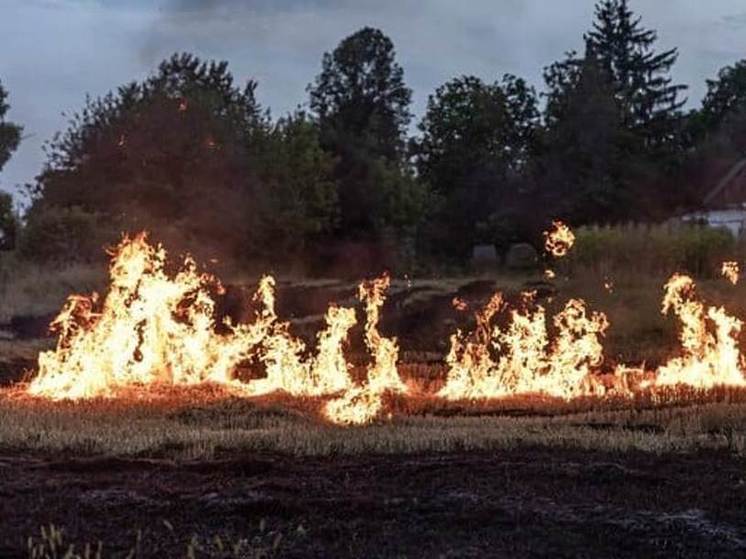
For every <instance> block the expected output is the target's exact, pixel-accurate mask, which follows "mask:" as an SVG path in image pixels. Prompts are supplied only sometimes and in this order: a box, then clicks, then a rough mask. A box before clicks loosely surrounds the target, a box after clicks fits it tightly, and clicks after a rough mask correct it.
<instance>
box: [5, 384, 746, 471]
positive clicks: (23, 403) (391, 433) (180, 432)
mask: <svg viewBox="0 0 746 559" xmlns="http://www.w3.org/2000/svg"><path fill="white" fill-rule="evenodd" d="M679 397H680V396H679ZM716 397H717V398H718V399H720V398H723V397H725V398H730V399H731V400H737V402H735V403H726V402H722V401H721V402H712V401H711V402H709V403H708V402H707V400H708V399H710V400H712V399H714V398H716ZM698 402H699V403H698ZM745 402H746V394H745V393H741V392H729V393H720V394H717V395H716V396H715V395H710V396H708V397H703V396H702V395H699V396H697V397H696V398H691V399H690V401H689V405H688V406H686V407H682V406H681V405H676V406H671V405H668V406H666V405H661V406H659V407H655V406H653V405H652V403H651V401H648V402H647V404H645V405H647V406H650V407H648V408H647V409H645V408H644V405H643V406H641V405H640V404H639V403H634V404H633V405H634V407H632V408H630V407H628V408H626V409H612V407H610V406H606V405H601V404H599V402H598V401H596V402H595V404H593V403H590V402H587V403H586V409H585V411H572V410H573V409H575V410H581V409H582V406H580V405H577V404H575V405H574V407H565V408H562V407H561V406H560V407H557V406H555V407H552V406H551V405H550V406H546V407H544V408H543V410H542V408H541V407H540V406H539V407H535V408H534V409H530V408H526V407H524V408H523V411H521V410H520V409H519V408H515V407H514V408H512V409H508V408H507V407H506V405H505V404H504V403H502V404H501V403H495V404H494V405H495V407H494V408H493V409H489V408H488V407H487V406H486V405H485V406H483V407H482V409H481V410H478V409H474V410H472V412H471V413H476V412H480V413H484V414H498V415H478V416H464V415H457V414H458V413H460V411H463V410H462V409H461V408H459V404H450V405H448V404H444V403H441V409H440V410H439V413H441V414H444V415H446V416H443V415H441V416H436V415H434V414H433V413H432V412H433V411H438V410H433V409H430V414H429V415H419V416H417V415H415V416H412V415H404V414H403V413H401V412H400V411H397V410H396V404H395V403H394V414H393V417H391V418H389V419H385V420H382V421H380V422H378V423H375V424H372V425H368V426H365V427H355V428H345V427H337V426H333V425H329V424H328V423H326V422H324V421H323V420H322V419H320V418H319V416H318V413H317V410H318V409H319V406H320V403H321V402H320V401H318V400H310V399H309V400H304V401H297V400H291V399H288V398H283V397H275V398H263V399H252V400H247V399H242V398H237V397H232V396H230V395H228V394H225V393H224V392H222V391H220V390H217V389H215V390H212V391H208V390H206V389H195V390H181V391H171V392H167V393H162V394H161V395H160V396H156V397H155V398H153V397H151V398H150V399H148V400H145V399H136V398H135V396H134V395H130V397H129V398H126V399H115V400H103V399H99V400H93V401H88V402H83V403H71V402H58V403H53V402H48V401H43V400H34V399H29V398H26V397H22V396H18V395H17V394H13V392H9V391H6V392H3V393H0V449H3V450H4V451H6V452H7V451H13V452H18V451H23V452H32V453H36V452H39V453H55V454H62V455H65V454H74V455H114V456H148V457H168V458H175V459H183V460H197V459H208V458H212V457H215V456H218V455H222V454H226V453H235V452H239V453H241V452H278V453H284V454H291V455H298V456H328V455H339V454H342V455H358V454H410V453H420V452H452V451H474V450H490V449H511V448H516V447H522V446H542V447H550V448H579V449H593V450H603V451H615V452H626V451H643V452H653V453H671V452H685V451H695V450H698V449H702V448H707V449H723V448H727V449H730V450H732V451H734V452H737V453H739V454H742V455H743V454H746V403H745ZM428 405H429V406H431V407H432V402H429V404H428ZM627 405H628V406H629V405H630V403H629V402H628V403H627ZM424 407H425V406H424V405H423V406H422V408H423V409H424ZM594 408H595V409H594ZM420 411H422V410H420ZM519 412H520V413H533V414H537V413H544V414H548V413H549V414H552V415H528V416H522V417H521V416H516V413H519Z"/></svg>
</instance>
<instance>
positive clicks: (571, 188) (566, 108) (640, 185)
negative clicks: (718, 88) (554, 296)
mask: <svg viewBox="0 0 746 559" xmlns="http://www.w3.org/2000/svg"><path fill="white" fill-rule="evenodd" d="M656 37H657V36H656V32H655V31H653V30H649V29H645V28H643V27H642V25H641V19H640V18H639V17H636V16H635V15H634V14H633V12H632V11H631V10H630V9H629V6H628V3H627V1H626V0H603V1H601V2H599V3H598V4H597V5H596V14H595V21H594V23H593V28H592V30H591V31H590V32H589V33H588V34H587V35H586V36H585V40H586V52H585V55H584V57H582V58H579V57H578V56H577V54H576V53H574V52H571V53H568V55H567V57H566V58H565V60H563V61H560V62H557V63H555V64H552V65H551V66H549V67H548V68H546V69H545V72H544V78H545V81H546V84H547V94H546V95H547V106H546V112H545V121H546V129H545V133H544V136H543V142H542V150H541V157H540V158H539V160H538V165H537V170H538V173H537V176H538V180H539V182H540V183H541V184H542V187H543V188H542V189H543V192H544V193H545V194H546V195H547V196H548V202H547V204H548V205H549V206H551V207H553V208H557V212H558V215H563V216H566V217H568V218H569V219H571V220H572V221H574V222H575V223H599V222H600V223H603V222H607V223H608V222H615V221H621V220H626V219H633V218H634V219H640V218H642V219H646V218H647V219H655V218H658V217H661V216H664V215H667V214H668V213H669V212H670V210H671V208H672V207H675V206H677V205H681V203H682V202H683V200H684V198H685V196H684V190H685V189H682V188H680V187H679V185H678V184H676V183H677V182H678V181H675V180H673V177H674V176H675V174H676V172H677V171H678V169H679V165H680V162H681V160H682V158H683V144H684V135H683V125H682V122H683V117H682V115H681V113H680V108H681V106H682V105H683V102H684V101H681V100H679V94H680V93H681V91H682V90H684V89H685V87H684V86H681V85H674V84H672V79H671V78H670V76H669V72H670V70H671V67H672V66H673V64H674V63H675V61H676V58H677V52H676V49H671V50H667V51H664V52H661V53H657V52H655V50H654V45H655V42H656ZM653 189H655V190H653Z"/></svg>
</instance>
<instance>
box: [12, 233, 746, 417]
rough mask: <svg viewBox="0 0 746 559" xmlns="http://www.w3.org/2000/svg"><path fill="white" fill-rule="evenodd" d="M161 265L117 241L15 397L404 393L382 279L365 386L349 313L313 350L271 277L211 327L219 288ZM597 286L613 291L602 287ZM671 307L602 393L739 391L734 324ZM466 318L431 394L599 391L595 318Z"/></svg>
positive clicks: (349, 407) (334, 401) (356, 405)
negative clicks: (654, 346) (657, 354)
mask: <svg viewBox="0 0 746 559" xmlns="http://www.w3.org/2000/svg"><path fill="white" fill-rule="evenodd" d="M557 223H558V222H557ZM557 223H556V224H557ZM556 224H555V225H556ZM556 229H557V230H558V231H559V230H563V229H562V228H561V227H557V228H556ZM566 233H569V237H568V236H567V235H566ZM566 233H562V234H560V236H559V237H556V236H553V235H548V237H547V240H548V247H549V246H551V247H553V248H552V252H553V254H558V252H557V250H558V247H559V246H560V244H557V243H559V241H557V239H564V241H563V242H564V243H565V244H564V245H562V246H565V247H566V248H565V250H566V249H567V248H569V246H571V244H572V241H571V240H570V241H568V240H567V239H568V238H569V239H572V233H571V232H570V231H569V229H567V230H566ZM550 237H551V238H552V239H554V240H553V241H552V244H551V245H550V244H549V239H550ZM548 250H549V248H548ZM725 264H728V263H725ZM725 264H724V265H723V270H724V271H725V270H726V266H725ZM731 264H735V263H731ZM727 269H728V270H729V271H732V269H733V268H732V267H731V266H728V267H727ZM171 270H173V267H172V266H171V265H169V264H168V262H167V256H166V252H165V250H164V249H163V247H161V246H160V245H153V244H151V243H149V242H148V240H147V237H146V235H145V234H140V235H137V236H135V237H133V238H127V237H125V238H124V239H123V240H122V241H121V243H120V244H119V245H118V246H117V247H116V248H115V249H114V251H113V252H112V260H111V264H110V267H109V276H110V289H109V292H108V293H107V294H106V296H105V297H103V298H101V297H99V295H97V294H96V293H93V294H92V295H88V296H86V295H72V296H70V297H69V298H68V300H67V302H66V303H65V305H64V306H63V308H62V310H61V311H60V313H59V315H58V316H57V317H56V318H55V320H54V321H53V322H52V324H51V328H52V330H54V331H55V332H56V333H57V335H58V339H57V345H56V347H55V348H54V349H53V350H50V351H45V352H42V353H41V354H40V355H39V358H38V372H37V374H36V376H35V378H33V379H32V381H31V382H30V384H29V385H28V386H27V388H26V391H27V393H28V394H30V395H33V396H39V397H44V398H49V399H53V400H62V399H70V400H77V399H84V398H94V397H115V396H117V395H120V394H123V391H124V390H125V389H142V390H150V389H154V388H156V387H159V386H187V385H198V384H206V383H212V384H218V385H221V386H224V387H227V388H229V389H230V390H231V391H232V392H233V393H235V394H237V395H239V396H243V397H256V396H261V395H265V394H269V393H274V392H284V393H286V394H289V395H291V396H294V397H299V398H306V397H314V398H324V399H325V401H324V402H323V403H322V407H321V413H322V414H323V415H324V416H325V417H326V418H327V419H328V420H329V421H332V422H334V423H338V424H344V425H349V424H363V423H368V422H370V421H371V420H373V419H374V418H376V417H380V416H381V415H382V414H383V413H384V411H385V408H386V401H387V400H386V398H387V395H389V394H394V395H395V394H399V395H401V396H406V397H408V396H411V395H412V389H410V387H409V386H408V385H407V384H405V382H404V381H403V380H402V378H401V376H400V375H399V371H398V369H397V364H398V360H399V344H398V341H397V339H396V338H394V337H387V336H384V335H383V334H382V333H381V330H380V323H381V311H382V309H383V306H384V303H385V301H386V294H387V291H388V289H389V288H390V284H391V279H390V277H389V276H388V275H383V276H381V277H379V278H376V279H373V280H369V281H365V282H363V283H362V284H360V286H359V289H358V299H359V300H360V302H361V303H362V305H363V308H364V312H365V321H364V324H363V325H362V331H363V335H364V341H365V347H366V349H367V352H368V354H369V363H368V364H367V366H366V372H365V378H364V379H363V380H362V381H356V380H355V379H354V378H353V375H352V374H351V369H352V365H351V363H350V362H349V361H348V359H347V357H346V356H345V347H346V344H347V341H348V338H349V336H350V332H351V330H352V328H353V327H354V326H355V325H356V324H357V318H356V314H355V309H353V308H345V307H340V306H337V305H335V304H331V305H330V306H329V307H328V310H327V312H326V314H325V317H324V322H325V325H324V327H323V328H322V329H321V331H320V332H319V333H318V334H317V336H316V343H315V347H313V348H309V347H307V345H306V343H305V342H304V341H303V340H301V339H300V338H298V337H296V336H294V335H293V334H292V332H291V325H290V323H289V322H286V321H283V320H281V319H280V317H279V316H278V314H277V311H276V296H275V288H276V284H275V280H274V278H272V277H271V276H265V277H263V278H262V279H261V280H260V281H259V284H258V288H257V291H256V294H255V296H254V299H255V302H256V303H257V307H258V310H257V311H255V314H254V316H253V319H252V320H250V321H249V322H248V323H241V324H233V323H231V322H230V321H229V320H226V321H225V323H224V324H222V325H220V326H222V328H217V326H219V325H217V324H216V319H215V315H216V299H215V295H216V294H221V293H224V288H223V286H222V285H221V284H220V282H219V281H218V280H217V279H216V278H215V277H213V276H211V275H209V274H206V273H201V272H199V271H198V269H197V265H196V263H195V262H194V260H193V259H192V258H191V257H188V256H187V257H185V258H184V259H183V261H182V262H181V265H180V266H179V267H178V268H177V269H175V270H174V271H171ZM724 273H725V272H724ZM736 279H737V267H736ZM605 287H606V288H607V289H609V290H611V289H612V285H611V282H610V281H609V280H608V279H607V280H606V285H605ZM452 304H453V306H454V307H455V308H457V309H458V310H465V309H466V308H467V303H466V302H465V301H463V300H462V299H459V298H455V299H453V300H452ZM670 312H672V313H673V314H674V315H676V317H677V318H678V319H679V321H680V322H681V330H680V334H679V340H680V343H681V350H680V354H679V355H677V356H675V357H672V358H671V359H670V360H669V361H668V362H667V363H665V364H664V365H662V366H660V367H659V368H658V369H657V371H655V376H654V379H652V380H647V381H643V382H640V379H641V378H642V377H644V376H645V375H646V374H648V373H645V371H643V370H642V369H641V368H635V367H628V366H626V365H624V364H621V365H618V366H617V367H616V369H615V370H614V375H612V376H613V381H612V382H613V383H614V393H616V394H622V395H628V396H629V395H632V394H634V392H635V391H638V390H641V389H651V390H655V389H656V388H657V387H665V386H672V385H679V384H684V385H689V386H692V387H695V388H700V389H708V388H711V387H714V386H718V385H727V386H746V377H744V370H745V365H746V364H745V363H744V358H743V356H742V355H741V353H740V351H739V348H738V337H739V334H740V331H741V327H742V322H741V321H740V320H739V319H738V318H735V317H733V316H731V315H729V314H728V313H727V312H726V311H725V310H724V309H723V308H722V307H714V306H705V304H704V303H702V302H701V301H700V300H699V299H698V298H697V296H696V290H695V284H694V281H693V280H692V279H691V278H690V277H689V276H686V275H681V274H675V275H674V276H672V277H671V278H670V280H669V281H668V282H667V284H666V286H665V293H664V298H663V305H662V313H663V314H668V313H670ZM498 317H502V319H501V320H499V321H498V320H497V319H498ZM475 319H476V326H475V328H474V330H473V331H471V332H463V331H461V330H457V331H456V333H455V334H453V335H452V336H451V339H450V342H451V345H450V351H449V353H448V355H447V356H446V364H447V365H448V374H447V378H446V382H445V385H444V386H443V387H442V389H441V390H440V391H439V392H438V393H437V396H439V397H442V398H445V399H449V400H459V399H492V398H504V397H509V396H515V395H526V394H544V395H548V396H552V397H556V398H562V399H566V400H569V399H572V398H575V397H579V396H588V395H597V396H601V395H604V394H605V393H606V388H605V386H604V384H602V383H601V382H600V380H599V378H600V376H599V374H598V373H602V372H603V371H602V370H601V368H602V366H603V362H604V357H603V354H604V348H603V345H602V340H603V338H604V336H605V334H606V331H607V330H608V328H609V321H608V320H607V317H606V315H605V314H603V313H602V312H591V311H589V310H588V309H587V305H586V304H585V302H584V301H583V300H581V299H570V300H569V301H567V302H566V303H565V305H564V308H562V309H561V310H560V311H559V312H558V313H557V314H556V315H555V316H554V317H552V318H551V323H550V320H549V318H548V317H547V312H546V309H545V308H544V307H543V306H542V305H541V304H539V303H538V302H537V301H536V295H535V293H534V292H526V293H523V294H522V298H521V300H520V301H519V303H518V304H516V305H508V304H507V303H506V301H505V298H504V297H503V295H502V293H500V292H496V293H494V294H493V295H492V297H491V298H490V299H489V300H488V301H487V303H486V304H485V306H484V307H483V308H482V309H481V310H479V311H478V312H476V314H475ZM247 360H251V361H252V362H255V363H259V364H261V365H262V366H263V368H264V370H265V376H264V377H262V378H257V379H253V380H250V381H247V382H243V381H241V380H239V379H238V378H237V376H236V371H237V370H238V368H239V366H240V365H241V364H242V363H244V362H246V361H247ZM649 374H650V375H651V376H652V373H649Z"/></svg>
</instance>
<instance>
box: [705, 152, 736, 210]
mask: <svg viewBox="0 0 746 559" xmlns="http://www.w3.org/2000/svg"><path fill="white" fill-rule="evenodd" d="M745 169H746V157H744V158H743V159H740V160H739V161H736V163H734V164H733V165H732V166H731V167H730V169H729V170H728V172H727V173H725V175H724V176H723V178H721V179H720V180H719V181H718V183H717V184H716V185H715V188H713V189H712V190H710V192H708V193H707V195H706V196H705V198H704V200H703V205H704V206H705V207H706V208H711V207H713V206H719V207H723V206H728V205H733V204H738V205H743V204H744V203H746V181H744V180H739V179H742V178H743V177H742V175H743V172H744V170H745Z"/></svg>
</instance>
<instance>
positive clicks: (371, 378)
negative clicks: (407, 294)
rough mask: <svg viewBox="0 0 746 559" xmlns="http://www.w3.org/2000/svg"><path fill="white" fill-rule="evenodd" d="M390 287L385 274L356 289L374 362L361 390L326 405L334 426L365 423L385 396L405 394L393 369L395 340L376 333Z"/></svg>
mask: <svg viewBox="0 0 746 559" xmlns="http://www.w3.org/2000/svg"><path fill="white" fill-rule="evenodd" d="M390 284H391V279H390V277H389V276H388V274H384V275H383V276H381V277H380V278H377V279H374V280H372V281H367V282H363V283H362V284H360V287H359V289H358V298H359V299H360V301H362V302H363V303H364V304H365V312H366V320H365V344H366V346H367V347H368V350H369V352H370V354H371V356H372V359H373V360H372V362H371V364H370V365H369V366H368V368H367V379H366V381H365V383H364V384H363V386H354V387H351V388H350V389H349V390H347V392H346V393H345V394H344V395H343V396H342V397H340V398H337V399H335V400H331V401H330V402H328V403H327V405H326V407H325V408H324V414H325V415H326V417H328V418H329V419H330V420H331V421H333V422H335V423H366V422H368V421H370V419H371V418H373V417H375V416H376V415H378V413H379V411H380V410H381V408H382V406H383V403H382V395H383V394H384V393H386V392H396V393H401V394H405V393H407V392H408V389H407V386H406V385H405V384H404V382H403V381H402V380H401V377H400V376H399V372H398V370H397V368H396V363H397V361H398V358H399V345H398V344H397V341H396V338H386V337H384V336H382V335H381V333H380V332H379V330H378V324H379V321H380V313H381V307H383V303H384V302H385V301H386V295H385V294H386V290H387V289H388V288H389V286H390Z"/></svg>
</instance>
